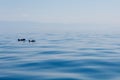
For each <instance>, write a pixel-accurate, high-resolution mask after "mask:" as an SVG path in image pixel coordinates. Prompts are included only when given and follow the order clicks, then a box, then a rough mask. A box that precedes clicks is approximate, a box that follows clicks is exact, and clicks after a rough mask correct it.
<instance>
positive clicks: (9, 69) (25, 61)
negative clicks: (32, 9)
mask: <svg viewBox="0 0 120 80" xmlns="http://www.w3.org/2000/svg"><path fill="white" fill-rule="evenodd" d="M18 38H25V39H26V41H24V42H22V41H19V42H18V41H17V39H18ZM28 40H36V42H30V43H29V42H28ZM0 80H120V34H96V33H94V34H92V33H91V34H88V33H79V32H78V33H70V32H67V33H17V34H0Z"/></svg>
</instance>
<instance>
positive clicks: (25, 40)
mask: <svg viewBox="0 0 120 80" xmlns="http://www.w3.org/2000/svg"><path fill="white" fill-rule="evenodd" d="M18 41H26V39H25V38H23V39H18Z"/></svg>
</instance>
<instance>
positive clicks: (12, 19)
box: [0, 0, 120, 32]
mask: <svg viewBox="0 0 120 80" xmlns="http://www.w3.org/2000/svg"><path fill="white" fill-rule="evenodd" d="M119 9H120V0H0V32H7V31H8V32H9V31H10V29H11V30H15V31H19V32H20V31H25V30H28V29H29V31H32V30H33V29H34V31H36V30H37V31H39V30H41V29H43V28H44V29H52V28H55V29H59V28H60V27H63V28H62V29H64V28H66V29H69V28H70V29H72V30H73V29H75V27H76V28H77V30H78V29H79V30H82V29H84V30H90V29H92V30H99V29H102V30H104V29H106V30H108V29H109V30H113V29H114V30H115V31H116V30H117V31H119V30H118V29H120V28H119V27H120V10H119ZM53 26H54V27H53Z"/></svg>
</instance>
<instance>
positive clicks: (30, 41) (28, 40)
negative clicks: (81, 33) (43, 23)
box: [28, 40, 36, 42]
mask: <svg viewBox="0 0 120 80" xmlns="http://www.w3.org/2000/svg"><path fill="white" fill-rule="evenodd" d="M28 41H29V42H36V41H35V40H28Z"/></svg>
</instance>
